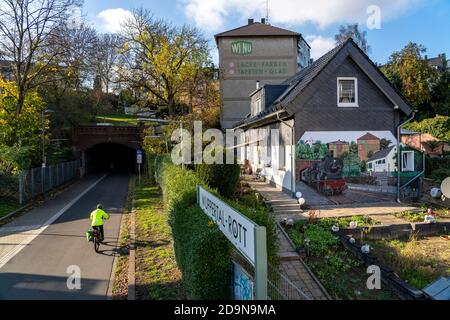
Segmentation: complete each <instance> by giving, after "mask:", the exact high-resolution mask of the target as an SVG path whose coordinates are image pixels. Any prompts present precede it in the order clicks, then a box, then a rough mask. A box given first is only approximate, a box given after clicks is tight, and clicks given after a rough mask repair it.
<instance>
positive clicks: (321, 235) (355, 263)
mask: <svg viewBox="0 0 450 320" xmlns="http://www.w3.org/2000/svg"><path fill="white" fill-rule="evenodd" d="M350 221H358V225H360V226H364V225H366V226H369V225H373V224H374V223H375V222H374V221H373V220H372V219H371V218H370V217H364V216H362V217H351V218H326V219H321V220H316V221H312V222H308V221H298V222H297V223H296V224H295V225H294V226H292V227H286V232H287V233H288V235H289V237H290V238H291V240H292V241H293V242H294V244H295V245H296V246H298V247H304V248H305V249H306V252H307V253H308V254H307V256H306V257H305V258H304V261H305V262H306V264H307V265H308V267H309V268H310V269H311V270H312V272H313V273H314V274H315V275H316V276H317V277H318V278H319V280H320V282H321V283H322V284H323V285H324V287H325V288H326V289H327V291H328V292H329V293H330V295H331V296H332V298H333V299H338V300H393V299H398V296H397V295H396V294H395V293H393V292H392V291H391V290H390V289H389V288H388V287H387V286H382V288H381V289H380V290H369V289H367V285H366V283H367V279H368V277H369V275H368V274H367V270H366V268H365V266H364V264H363V263H362V262H361V261H360V260H359V259H358V257H357V256H355V255H354V254H353V253H352V252H350V251H348V250H347V249H346V248H345V247H344V246H343V244H342V243H341V241H340V239H339V237H337V235H336V234H333V233H332V232H331V227H332V226H333V225H336V226H348V225H349V223H350Z"/></svg>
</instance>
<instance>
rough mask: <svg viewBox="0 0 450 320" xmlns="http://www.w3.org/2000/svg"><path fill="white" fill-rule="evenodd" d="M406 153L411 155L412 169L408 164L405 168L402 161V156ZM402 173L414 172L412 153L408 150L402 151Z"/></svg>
mask: <svg viewBox="0 0 450 320" xmlns="http://www.w3.org/2000/svg"><path fill="white" fill-rule="evenodd" d="M406 153H410V154H412V156H411V159H412V160H411V162H412V169H411V168H410V167H409V164H408V167H405V162H404V161H403V157H404V154H406ZM402 171H403V172H414V151H410V150H408V151H402Z"/></svg>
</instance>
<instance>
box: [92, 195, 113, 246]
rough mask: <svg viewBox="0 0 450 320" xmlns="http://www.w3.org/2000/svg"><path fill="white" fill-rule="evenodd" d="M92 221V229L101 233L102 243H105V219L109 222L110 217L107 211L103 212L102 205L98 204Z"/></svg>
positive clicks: (93, 212)
mask: <svg viewBox="0 0 450 320" xmlns="http://www.w3.org/2000/svg"><path fill="white" fill-rule="evenodd" d="M90 219H91V221H92V223H91V226H92V228H93V229H94V230H98V231H99V232H100V242H103V240H104V239H105V234H104V230H103V219H105V220H108V219H109V216H108V214H107V213H106V212H105V211H103V206H102V205H101V204H98V205H97V209H96V210H94V211H92V213H91V216H90Z"/></svg>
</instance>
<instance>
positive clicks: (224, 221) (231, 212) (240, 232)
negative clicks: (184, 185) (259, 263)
mask: <svg viewBox="0 0 450 320" xmlns="http://www.w3.org/2000/svg"><path fill="white" fill-rule="evenodd" d="M197 195H198V202H199V205H200V208H202V210H203V212H205V213H206V214H207V215H208V216H209V217H210V218H211V220H213V221H214V223H215V224H217V226H218V227H219V229H220V231H222V233H223V234H224V235H225V236H226V237H227V239H228V240H229V241H230V242H231V243H232V244H233V245H234V246H235V247H236V249H238V250H239V251H240V252H241V253H242V254H243V255H244V256H246V257H247V258H248V260H249V261H250V262H252V263H253V264H255V228H256V227H257V225H256V224H254V223H253V222H252V221H251V220H249V219H248V218H247V217H245V216H244V215H242V214H241V213H239V212H237V211H236V210H235V209H234V208H232V207H230V206H229V205H227V204H226V203H225V202H223V201H222V200H220V199H219V198H217V197H216V196H214V195H213V194H211V193H209V192H208V191H206V190H205V189H203V188H202V187H200V186H199V187H197Z"/></svg>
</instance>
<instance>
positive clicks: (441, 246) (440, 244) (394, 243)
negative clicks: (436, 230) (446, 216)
mask: <svg viewBox="0 0 450 320" xmlns="http://www.w3.org/2000/svg"><path fill="white" fill-rule="evenodd" d="M369 243H370V245H371V246H372V247H373V254H374V255H376V256H377V258H378V260H379V261H380V262H381V263H383V264H384V265H386V266H388V267H389V268H392V269H393V270H395V272H396V273H397V274H398V275H399V277H400V278H402V279H403V280H404V281H405V282H407V283H409V284H410V285H411V286H413V287H415V288H417V289H423V288H424V287H426V286H427V285H428V284H430V283H432V282H434V281H435V280H436V279H438V278H439V277H440V276H446V277H448V276H450V241H449V240H445V239H444V238H443V237H441V236H432V237H409V238H403V239H397V240H377V241H369Z"/></svg>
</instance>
